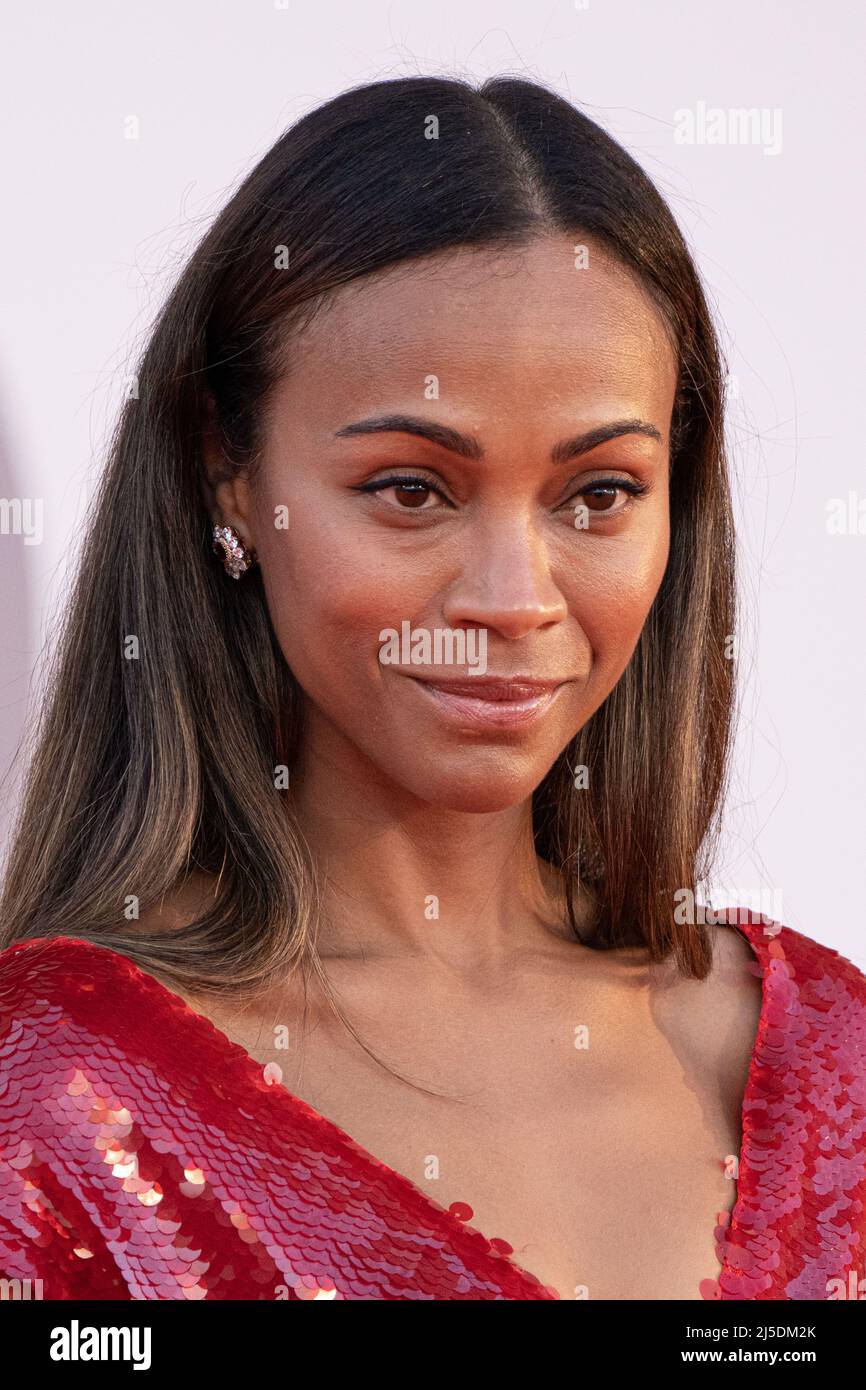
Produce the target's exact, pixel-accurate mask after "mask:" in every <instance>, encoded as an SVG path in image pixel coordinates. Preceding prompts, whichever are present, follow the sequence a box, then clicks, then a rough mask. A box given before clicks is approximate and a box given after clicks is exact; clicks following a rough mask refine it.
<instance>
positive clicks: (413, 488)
mask: <svg viewBox="0 0 866 1390" xmlns="http://www.w3.org/2000/svg"><path fill="white" fill-rule="evenodd" d="M357 490H358V492H375V493H380V492H386V491H387V492H393V493H394V497H395V499H396V500H395V501H394V502H388V503H387V504H386V505H387V506H391V507H393V508H394V509H395V511H403V512H409V511H415V512H421V511H423V512H429V511H438V507H435V506H434V507H427V506H425V505H424V504H425V502H426V501H429V500H430V498H431V496H432V495H433V494H435V495H436V496H437V497H441V498H442V501H443V502H447V501H448V498H447V497H446V496H445V493H444V492H443V491H442V489H441V488H439V487H437V486H436V484H435V483H432V482H431V481H430V479H429V478H421V477H418V476H416V475H414V474H410V473H409V474H407V473H401V474H394V475H392V476H391V477H389V478H374V479H373V481H372V482H371V483H364V484H363V485H362V486H361V487H359V488H358V489H357Z"/></svg>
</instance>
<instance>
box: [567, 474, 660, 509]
mask: <svg viewBox="0 0 866 1390" xmlns="http://www.w3.org/2000/svg"><path fill="white" fill-rule="evenodd" d="M647 491H649V485H648V484H647V483H639V482H636V481H635V480H634V479H633V478H599V479H597V481H596V482H593V483H587V484H586V486H585V487H582V488H581V489H580V491H579V492H575V493H572V495H571V497H569V499H568V501H567V502H566V503H565V504H564V505H565V506H571V505H572V504H573V503H574V502H575V499H579V500H580V503H582V505H583V506H584V507H585V508H586V510H587V512H588V513H589V514H590V515H594V516H619V515H620V513H621V512H624V511H626V509H627V508H628V507H629V506H630V505H631V499H633V498H635V497H642V496H643V494H644V493H645V492H647ZM618 492H622V493H625V494H626V500H625V501H624V502H623V503H622V504H621V505H620V506H618V507H617V506H616V505H615V503H616V494H617V493H618Z"/></svg>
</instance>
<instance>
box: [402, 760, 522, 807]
mask: <svg viewBox="0 0 866 1390" xmlns="http://www.w3.org/2000/svg"><path fill="white" fill-rule="evenodd" d="M485 764H486V766H485ZM548 770H549V765H548V764H545V765H544V766H539V767H538V768H533V769H532V770H528V769H527V768H526V766H525V763H524V762H523V760H521V759H519V758H518V757H517V756H516V754H515V753H514V751H513V750H510V752H509V750H507V749H502V750H500V751H499V752H498V753H496V754H495V755H493V754H491V756H490V757H489V758H487V759H485V758H483V757H478V756H477V755H476V757H475V758H472V757H471V755H470V753H469V752H468V750H467V751H464V753H463V754H462V755H461V760H460V762H459V763H458V762H457V761H455V762H454V764H453V765H450V764H449V762H448V761H446V760H439V761H434V760H431V765H430V768H429V775H427V776H426V777H425V775H424V763H423V761H422V762H420V763H418V762H416V763H415V764H414V765H413V767H412V775H411V777H406V778H399V777H398V778H397V779H396V780H398V781H400V782H401V783H402V785H403V786H404V787H405V789H406V790H407V791H409V792H411V793H412V794H413V795H414V796H417V797H418V798H419V799H420V800H422V801H426V802H427V803H428V804H429V805H431V806H441V807H442V809H443V810H447V811H473V812H475V813H476V814H478V815H482V814H484V813H485V812H488V813H489V812H491V811H507V810H509V809H510V807H512V806H520V805H521V804H522V803H523V802H524V801H526V799H527V798H528V797H530V796H531V795H532V793H533V792H534V791H535V789H536V787H538V786H539V785H540V783H541V782H542V781H543V780H544V778H545V776H546V775H547V772H548ZM392 775H393V774H392Z"/></svg>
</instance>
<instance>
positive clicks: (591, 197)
mask: <svg viewBox="0 0 866 1390" xmlns="http://www.w3.org/2000/svg"><path fill="white" fill-rule="evenodd" d="M722 439H723V385H722V369H721V364H720V358H719V352H718V347H717V343H716V339H715V336H714V330H713V326H712V322H711V319H710V315H709V312H708V309H707V305H706V301H705V298H704V295H703V292H702V290H701V286H700V283H699V280H698V277H697V275H696V272H695V268H694V266H693V264H692V261H691V259H690V256H689V254H688V251H687V249H686V247H685V245H684V242H683V239H682V237H681V234H680V233H679V231H678V229H677V227H676V225H675V223H674V220H673V218H672V216H671V214H670V211H669V210H668V208H667V207H666V205H665V203H664V202H663V200H662V199H661V197H660V196H659V194H658V193H657V192H656V191H655V189H654V188H653V186H652V185H651V183H650V182H649V180H648V179H647V178H646V176H645V175H644V174H643V173H642V171H641V170H640V168H639V167H638V166H637V164H636V163H635V162H634V161H633V160H632V159H631V158H630V157H629V156H628V155H627V154H626V153H625V152H624V151H623V150H622V149H621V148H620V147H619V146H618V145H617V144H616V143H615V142H614V141H613V140H612V139H611V138H610V137H609V136H607V135H606V134H605V133H604V132H603V131H602V130H601V129H600V128H599V127H598V126H596V125H595V124H594V123H593V122H592V121H590V120H589V119H587V118H586V117H585V116H584V115H582V114H581V113H580V112H578V111H577V110H575V109H574V108H573V107H571V106H570V105H569V104H568V103H567V102H565V101H564V100H562V99H560V98H559V97H557V96H556V95H554V94H553V93H551V92H550V91H547V90H546V89H544V88H543V87H539V86H536V85H534V84H532V83H530V82H525V81H520V80H515V79H510V78H501V79H496V80H493V81H490V82H487V83H485V84H484V85H483V86H482V87H481V88H480V89H478V90H476V89H474V88H472V87H471V86H469V85H468V84H466V83H464V82H462V81H451V80H445V79H439V78H435V79H433V78H429V79H428V78H411V79H406V80H397V81H387V82H378V83H374V84H372V85H369V86H364V87H360V88H357V89H355V90H352V91H349V92H347V93H345V94H343V95H341V96H339V97H338V98H336V99H335V100H333V101H331V102H329V103H328V104H327V105H325V106H323V107H321V108H320V109H318V110H317V111H314V112H313V113H312V114H310V115H308V116H306V117H304V118H303V119H302V120H300V121H299V122H298V123H297V124H296V125H295V126H294V127H293V128H292V129H291V130H289V131H288V133H287V134H286V135H285V136H283V138H282V139H280V140H279V141H278V142H277V144H276V145H275V146H274V148H273V149H272V150H271V151H270V152H269V153H268V154H267V155H266V156H265V158H264V159H263V160H262V161H261V163H260V164H259V165H258V166H257V167H256V168H255V169H254V170H253V172H252V173H251V174H250V176H249V177H248V178H247V180H246V181H245V183H244V184H243V185H242V186H241V188H240V189H239V190H238V191H237V192H236V193H235V195H234V196H233V197H232V199H231V201H230V202H229V204H228V206H227V207H226V208H225V210H224V211H223V213H222V214H221V215H220V216H219V218H218V219H217V220H216V222H215V224H214V226H213V227H212V229H211V230H210V231H209V233H208V234H207V235H206V237H205V238H204V240H203V242H202V243H201V245H200V246H199V247H198V249H197V250H196V252H195V254H194V255H193V256H192V259H191V261H190V263H189V265H188V266H187V268H186V269H185V271H184V273H183V274H182V276H181V277H180V280H179V282H178V284H177V286H176V288H175V289H174V291H173V293H172V295H171V298H170V300H169V302H168V304H167V305H166V307H165V308H164V310H163V312H162V314H161V315H160V318H159V321H158V323H157V325H156V328H155V330H154V332H153V335H152V337H151V340H150V343H149V346H148V348H147V350H146V352H145V355H144V358H143V360H142V363H141V367H140V372H139V374H138V379H137V383H136V391H135V392H134V393H133V396H132V398H131V399H130V400H129V401H128V402H127V403H126V406H125V408H124V411H123V415H122V419H121V422H120V426H119V430H118V433H117V437H116V440H115V442H114V447H113V453H112V457H111V460H110V464H109V467H108V469H107V472H106V475H105V479H104V482H103V486H102V489H101V491H100V493H99V496H98V498H97V502H96V506H95V511H94V514H93V517H92V520H91V523H90V526H89V528H88V531H87V534H86V536H85V537H84V539H83V541H82V546H81V564H80V577H79V579H78V582H77V587H76V589H75V592H74V595H73V600H72V603H71V606H70V609H69V614H68V618H67V621H66V625H65V628H64V631H63V635H62V642H61V644H60V647H59V652H58V665H57V669H56V673H55V678H54V682H53V685H52V687H51V691H50V696H49V698H48V700H47V703H46V708H45V714H44V719H43V723H42V727H41V729H40V733H39V739H38V743H37V746H36V748H35V750H34V755H33V758H32V763H31V768H30V773H29V782H28V785H27V789H26V796H25V798H24V800H23V806H22V811H21V816H20V822H19V824H18V827H17V833H16V837H15V840H14V843H13V846H12V852H11V855H10V859H9V864H8V871H7V874H6V881H5V893H4V898H3V901H2V905H0V919H2V928H3V932H4V936H3V939H2V940H3V945H4V946H5V948H6V949H5V951H4V952H3V954H2V956H0V1019H2V1025H0V1040H2V1059H3V1067H4V1082H5V1084H4V1087H3V1089H2V1093H0V1145H2V1154H3V1166H2V1168H0V1271H2V1272H3V1273H4V1274H5V1275H6V1276H7V1277H17V1278H20V1279H27V1278H31V1279H42V1280H43V1285H44V1290H43V1292H44V1296H45V1297H56V1298H73V1297H84V1298H94V1299H112V1298H174V1299H181V1298H191V1299H199V1298H222V1299H232V1298H258V1299H267V1298H306V1299H312V1298H354V1299H360V1298H383V1299H430V1298H443V1299H462V1298H477V1299H500V1298H505V1299H547V1300H549V1299H554V1298H585V1297H590V1298H593V1299H599V1298H602V1299H605V1298H610V1299H635V1298H651V1299H679V1298H684V1299H692V1298H695V1299H699V1298H702V1297H703V1298H734V1299H737V1298H766V1299H787V1298H827V1297H831V1296H835V1294H834V1293H833V1289H835V1288H836V1285H835V1284H834V1283H833V1281H837V1280H843V1281H844V1280H846V1279H849V1278H850V1277H851V1274H852V1272H853V1274H854V1276H855V1278H859V1277H862V1275H863V1274H864V1270H863V1263H864V1243H866V1216H864V1211H866V1155H864V1132H866V1050H864V1031H866V979H864V977H863V975H862V974H861V973H860V972H859V971H857V970H856V969H855V968H854V966H853V965H851V964H850V963H849V962H847V961H845V960H844V959H843V958H841V957H840V956H838V955H837V954H836V953H835V952H834V951H832V950H830V949H828V948H826V947H823V946H821V945H819V944H818V943H816V942H814V941H812V940H811V939H809V938H807V937H804V936H802V935H800V934H798V933H797V932H794V931H791V930H789V929H787V928H783V927H780V926H779V924H777V923H767V922H765V921H764V920H763V919H761V918H760V917H757V916H755V915H754V914H748V913H746V914H743V919H744V920H742V921H740V920H737V921H735V922H734V924H733V926H728V927H725V926H724V920H725V919H724V916H723V918H722V924H713V923H712V922H709V923H708V922H707V921H705V920H704V916H703V913H702V910H701V909H700V908H697V909H696V908H694V907H693V906H690V904H693V903H694V895H695V893H696V890H697V885H698V883H699V882H700V881H705V880H706V875H707V869H708V866H709V863H710V857H709V855H710V846H711V844H712V842H713V840H714V837H715V835H716V833H717V829H718V820H719V814H720V809H721V797H722V791H723V787H724V782H725V769H726V762H727V754H728V748H729V740H730V723H731V711H732V705H733V698H734V689H733V663H732V661H731V659H730V654H731V637H732V634H733V633H734V616H733V594H734V575H733V558H734V549H733V539H732V528H731V511H730V501H729V493H728V484H727V478H726V467H725V459H724V454H723V442H722ZM735 915H736V914H735Z"/></svg>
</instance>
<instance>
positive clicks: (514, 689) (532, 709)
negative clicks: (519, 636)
mask: <svg viewBox="0 0 866 1390" xmlns="http://www.w3.org/2000/svg"><path fill="white" fill-rule="evenodd" d="M409 679H410V680H411V681H413V682H414V684H415V685H417V686H418V687H419V689H420V690H421V691H422V692H423V693H424V694H425V695H426V696H427V698H428V699H429V700H431V701H434V702H435V704H436V707H437V708H438V710H439V711H440V712H441V713H443V714H445V715H446V717H448V718H450V719H452V720H454V721H456V722H457V723H462V724H463V725H464V726H465V725H469V726H470V727H473V726H474V727H476V728H488V729H489V728H494V729H496V728H498V729H508V728H512V727H519V726H520V725H523V724H530V723H532V722H533V721H534V720H536V719H539V718H540V717H541V716H542V715H543V714H545V713H546V712H547V710H549V709H550V706H551V705H552V704H553V701H554V700H555V699H556V696H557V693H558V692H559V691H560V690H561V689H562V687H563V685H564V684H565V682H564V681H549V680H548V681H541V680H536V679H534V678H532V677H529V676H513V677H509V678H507V679H505V678H503V677H499V676H488V677H485V676H472V677H469V678H468V679H467V680H459V681H449V680H443V681H431V680H428V679H426V678H425V677H422V676H410V677H409Z"/></svg>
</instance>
